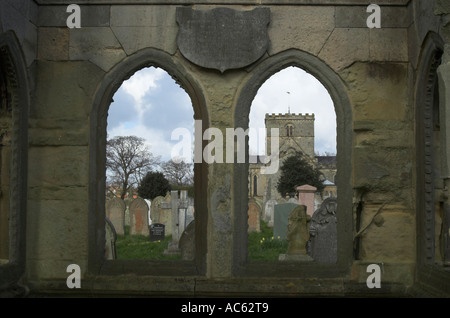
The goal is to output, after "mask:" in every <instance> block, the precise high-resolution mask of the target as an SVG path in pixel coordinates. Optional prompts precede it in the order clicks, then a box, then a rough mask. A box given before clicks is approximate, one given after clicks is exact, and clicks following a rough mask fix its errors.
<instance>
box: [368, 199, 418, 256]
mask: <svg viewBox="0 0 450 318" xmlns="http://www.w3.org/2000/svg"><path fill="white" fill-rule="evenodd" d="M379 209H381V211H379ZM377 213H378V214H377ZM376 214H377V215H376ZM370 222H372V223H371V224H370V225H369V226H367V225H368V224H369V223H370ZM366 226H367V228H366V230H365V231H364V232H363V233H362V234H361V238H362V242H361V249H360V256H361V258H362V259H363V260H367V261H369V260H370V261H372V260H373V261H375V260H376V261H379V262H389V261H411V262H412V261H414V260H415V253H416V251H415V249H416V246H415V243H414V236H415V221H414V215H413V214H411V213H409V211H407V210H405V207H404V206H402V205H386V206H384V207H382V206H380V205H373V206H370V205H366V206H365V207H364V211H363V215H362V225H361V228H364V227H366Z"/></svg>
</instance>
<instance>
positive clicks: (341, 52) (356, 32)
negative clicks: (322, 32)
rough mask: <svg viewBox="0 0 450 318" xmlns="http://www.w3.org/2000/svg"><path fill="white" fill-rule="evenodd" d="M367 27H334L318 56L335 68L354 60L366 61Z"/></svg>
mask: <svg viewBox="0 0 450 318" xmlns="http://www.w3.org/2000/svg"><path fill="white" fill-rule="evenodd" d="M369 32H370V29H368V28H358V29H348V28H336V29H334V31H333V33H331V35H330V37H329V38H328V40H327V41H326V43H325V45H324V46H323V48H322V49H321V50H320V53H319V57H320V58H321V59H323V60H324V61H325V62H326V63H327V64H328V65H330V66H331V67H332V68H333V69H335V70H340V69H343V68H345V67H347V66H349V65H351V64H352V63H354V62H356V61H367V60H369V55H370V50H369V47H370V41H369Z"/></svg>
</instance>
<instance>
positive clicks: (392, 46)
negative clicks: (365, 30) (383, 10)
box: [369, 28, 408, 62]
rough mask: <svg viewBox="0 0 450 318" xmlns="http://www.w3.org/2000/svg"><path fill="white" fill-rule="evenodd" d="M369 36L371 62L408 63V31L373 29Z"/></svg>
mask: <svg viewBox="0 0 450 318" xmlns="http://www.w3.org/2000/svg"><path fill="white" fill-rule="evenodd" d="M369 36H370V49H369V52H370V53H369V58H370V60H371V61H394V62H399V61H405V62H406V61H408V34H407V30H406V29H389V28H381V29H371V30H370V32H369Z"/></svg>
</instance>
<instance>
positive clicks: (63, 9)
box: [38, 5, 110, 28]
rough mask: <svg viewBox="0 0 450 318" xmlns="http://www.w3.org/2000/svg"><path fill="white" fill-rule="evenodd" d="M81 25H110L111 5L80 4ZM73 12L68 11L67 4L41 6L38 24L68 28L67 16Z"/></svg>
mask: <svg viewBox="0 0 450 318" xmlns="http://www.w3.org/2000/svg"><path fill="white" fill-rule="evenodd" d="M80 11H81V13H80V20H81V27H82V28H84V27H103V26H109V11H110V6H109V5H102V6H99V5H89V6H84V5H80ZM70 14H71V12H67V5H56V6H45V7H40V9H39V17H38V24H39V25H40V26H53V27H54V26H58V27H66V28H67V18H68V17H69V16H70Z"/></svg>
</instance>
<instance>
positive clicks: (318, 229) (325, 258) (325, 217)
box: [308, 198, 337, 263]
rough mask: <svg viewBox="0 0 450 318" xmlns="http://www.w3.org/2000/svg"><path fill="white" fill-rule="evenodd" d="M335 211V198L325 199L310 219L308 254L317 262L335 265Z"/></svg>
mask: <svg viewBox="0 0 450 318" xmlns="http://www.w3.org/2000/svg"><path fill="white" fill-rule="evenodd" d="M336 211H337V200H336V198H327V199H325V200H324V201H323V203H322V205H321V206H320V208H319V209H318V210H317V211H316V212H314V214H313V216H312V218H311V224H310V228H309V234H310V239H309V242H308V253H309V254H310V255H311V257H312V258H313V259H314V260H315V261H317V262H321V263H336V261H337V218H336Z"/></svg>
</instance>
